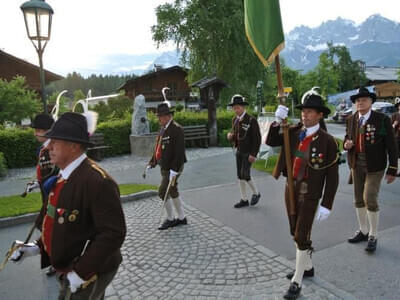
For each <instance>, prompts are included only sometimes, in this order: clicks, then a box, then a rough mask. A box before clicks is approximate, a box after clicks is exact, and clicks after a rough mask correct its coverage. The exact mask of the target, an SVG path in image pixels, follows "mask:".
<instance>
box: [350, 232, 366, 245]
mask: <svg viewBox="0 0 400 300" xmlns="http://www.w3.org/2000/svg"><path fill="white" fill-rule="evenodd" d="M347 241H348V242H349V243H351V244H355V243H359V242H365V241H368V233H367V234H364V233H362V232H361V230H357V231H356V233H355V235H354V236H353V237H352V238H349V239H348V240H347Z"/></svg>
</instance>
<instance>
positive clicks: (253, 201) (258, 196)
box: [250, 193, 261, 205]
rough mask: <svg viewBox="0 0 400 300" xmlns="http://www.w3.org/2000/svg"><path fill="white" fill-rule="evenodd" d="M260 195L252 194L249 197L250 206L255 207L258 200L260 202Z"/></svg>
mask: <svg viewBox="0 0 400 300" xmlns="http://www.w3.org/2000/svg"><path fill="white" fill-rule="evenodd" d="M260 197H261V194H260V193H258V195H256V194H254V195H253V196H251V202H250V205H256V204H257V203H258V200H260Z"/></svg>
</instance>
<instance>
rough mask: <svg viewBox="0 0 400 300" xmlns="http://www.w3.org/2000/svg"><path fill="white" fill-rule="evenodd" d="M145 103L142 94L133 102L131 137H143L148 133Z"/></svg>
mask: <svg viewBox="0 0 400 300" xmlns="http://www.w3.org/2000/svg"><path fill="white" fill-rule="evenodd" d="M145 103H146V100H145V98H144V96H143V95H142V94H140V95H137V96H136V98H135V101H134V102H133V114H132V129H131V130H132V135H145V134H149V133H150V128H149V120H148V119H147V113H146V107H145Z"/></svg>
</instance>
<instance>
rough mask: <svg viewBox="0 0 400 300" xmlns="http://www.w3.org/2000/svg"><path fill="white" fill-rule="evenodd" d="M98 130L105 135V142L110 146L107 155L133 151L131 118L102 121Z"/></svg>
mask: <svg viewBox="0 0 400 300" xmlns="http://www.w3.org/2000/svg"><path fill="white" fill-rule="evenodd" d="M96 132H101V133H102V134H103V135H104V144H105V145H107V146H110V148H108V149H106V151H105V156H116V155H121V154H126V153H130V152H131V146H130V142H129V135H130V134H131V121H130V120H115V121H107V122H103V123H100V124H99V125H98V126H97V130H96Z"/></svg>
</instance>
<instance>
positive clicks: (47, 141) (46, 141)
mask: <svg viewBox="0 0 400 300" xmlns="http://www.w3.org/2000/svg"><path fill="white" fill-rule="evenodd" d="M49 144H50V139H47V140H45V141H44V142H43V144H42V147H43V148H46V147H47V146H48V145H49Z"/></svg>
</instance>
